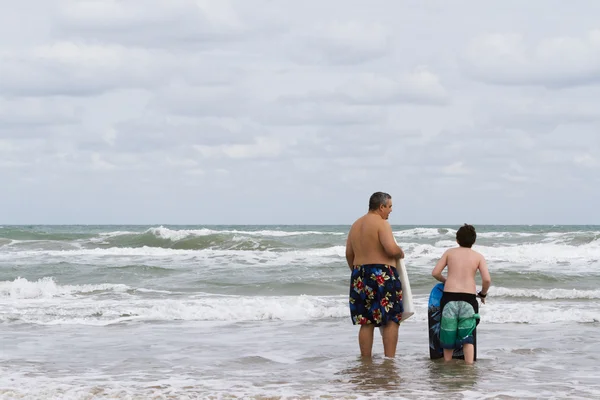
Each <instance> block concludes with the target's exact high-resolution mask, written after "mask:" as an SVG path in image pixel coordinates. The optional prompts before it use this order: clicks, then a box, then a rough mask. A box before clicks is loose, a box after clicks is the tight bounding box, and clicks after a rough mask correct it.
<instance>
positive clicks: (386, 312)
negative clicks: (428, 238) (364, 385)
mask: <svg viewBox="0 0 600 400" xmlns="http://www.w3.org/2000/svg"><path fill="white" fill-rule="evenodd" d="M391 212H392V196H390V195H389V194H387V193H382V192H376V193H373V195H371V198H370V199H369V211H368V212H367V214H365V215H363V216H362V217H360V218H359V219H357V220H356V221H355V222H354V224H352V227H351V228H350V232H349V233H348V240H347V241H346V260H347V261H348V267H350V270H351V271H352V276H351V281H350V300H349V302H350V314H351V317H352V323H353V324H354V325H360V330H359V332H358V344H359V346H360V354H361V356H362V357H365V358H369V357H371V352H372V349H373V332H374V330H375V327H380V329H381V336H382V339H383V349H384V354H385V356H386V357H395V355H396V344H397V343H398V328H399V324H400V320H401V319H402V312H403V311H404V307H403V305H402V283H401V282H400V279H399V278H398V272H397V271H396V263H397V261H398V260H399V259H400V258H404V252H403V251H402V249H401V248H400V246H398V244H397V243H396V240H395V239H394V235H393V233H392V227H391V226H390V224H389V223H388V221H387V219H388V217H389V215H390V213H391Z"/></svg>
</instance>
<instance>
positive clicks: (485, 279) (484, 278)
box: [479, 256, 492, 296]
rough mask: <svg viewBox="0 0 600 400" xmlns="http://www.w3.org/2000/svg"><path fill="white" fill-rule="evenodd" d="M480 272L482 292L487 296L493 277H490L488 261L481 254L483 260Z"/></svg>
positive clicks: (480, 263)
mask: <svg viewBox="0 0 600 400" xmlns="http://www.w3.org/2000/svg"><path fill="white" fill-rule="evenodd" d="M479 273H480V274H481V292H480V293H481V294H482V295H484V296H485V295H487V292H488V290H489V289H490V286H491V285H492V278H491V277H490V271H488V267H487V263H486V261H485V258H484V257H483V256H481V260H480V261H479Z"/></svg>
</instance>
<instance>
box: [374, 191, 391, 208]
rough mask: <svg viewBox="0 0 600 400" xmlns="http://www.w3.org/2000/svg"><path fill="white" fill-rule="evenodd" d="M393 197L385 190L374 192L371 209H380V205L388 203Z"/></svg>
mask: <svg viewBox="0 0 600 400" xmlns="http://www.w3.org/2000/svg"><path fill="white" fill-rule="evenodd" d="M391 198H392V196H390V195H389V194H387V193H384V192H375V193H373V194H372V195H371V198H370V199H369V211H375V210H379V207H380V206H385V205H387V202H388V200H390V199H391Z"/></svg>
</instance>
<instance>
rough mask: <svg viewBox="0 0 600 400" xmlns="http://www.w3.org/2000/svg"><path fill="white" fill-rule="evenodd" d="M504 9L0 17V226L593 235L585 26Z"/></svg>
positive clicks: (262, 5) (556, 11) (562, 9)
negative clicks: (569, 228)
mask: <svg viewBox="0 0 600 400" xmlns="http://www.w3.org/2000/svg"><path fill="white" fill-rule="evenodd" d="M503 4H506V8H505V9H502V10H498V9H497V8H491V7H489V6H488V5H483V4H478V3H472V2H467V1H462V0H461V1H457V2H453V3H452V4H450V3H448V4H446V3H443V4H442V3H440V4H438V5H436V7H435V8H432V7H431V6H430V5H427V4H421V3H414V4H405V3H398V2H388V3H387V4H386V6H385V7H383V6H382V7H373V6H372V5H371V4H368V3H365V2H361V1H358V0H356V1H355V0H350V1H344V2H342V1H338V0H335V1H333V2H332V3H331V4H329V6H327V7H324V6H323V5H322V4H321V3H317V2H311V1H307V2H294V3H286V4H283V3H278V2H274V1H268V0H264V1H259V2H247V1H241V0H232V1H222V2H214V1H192V0H175V1H172V2H163V1H158V0H144V1H142V0H133V1H128V2H102V1H92V0H91V1H70V0H65V1H61V2H41V1H39V0H24V2H22V3H18V4H17V3H15V5H14V6H11V7H8V8H7V10H5V12H4V11H3V13H2V14H0V76H1V77H2V79H0V173H2V176H3V177H4V178H5V181H4V182H5V187H4V190H3V193H6V195H5V196H3V198H2V199H0V207H2V209H3V210H4V213H5V214H4V215H7V216H9V217H7V218H8V219H10V220H6V221H4V220H2V221H0V223H10V222H15V223H43V222H48V223H71V222H76V223H98V222H101V223H155V222H156V221H161V223H162V222H165V223H168V222H172V223H349V222H351V220H352V219H353V218H354V217H356V216H357V215H356V213H357V212H362V211H364V206H365V204H366V200H367V199H368V196H369V195H370V193H371V192H373V191H376V190H385V191H387V192H390V193H392V195H394V198H395V209H396V211H395V213H394V215H393V221H392V222H393V223H409V224H410V223H432V224H440V223H462V222H465V221H472V222H475V223H477V222H479V223H561V222H564V223H594V222H596V223H600V214H598V213H597V212H596V211H594V210H596V209H597V207H595V206H594V207H592V203H593V201H592V200H593V199H595V198H597V197H598V195H599V193H598V190H597V189H596V186H597V185H594V183H596V182H598V179H599V178H598V176H600V158H599V157H598V155H597V154H599V151H598V150H599V149H600V136H598V131H599V129H600V112H599V111H598V109H599V108H598V107H597V106H596V103H597V102H596V99H597V98H598V96H600V87H599V85H596V83H597V75H598V72H599V71H598V67H599V64H598V61H599V59H598V57H597V56H598V54H600V52H599V51H598V43H599V42H598V38H599V37H598V29H600V25H598V23H597V21H596V19H597V18H595V17H594V16H595V15H597V13H594V12H593V11H595V10H597V9H598V8H600V6H599V5H598V4H597V3H595V2H592V1H590V2H587V3H586V2H582V3H577V4H569V5H565V4H564V3H562V2H558V1H553V0H552V1H551V2H550V3H548V2H541V1H539V2H536V1H534V2H531V3H528V7H526V8H523V7H520V5H521V4H520V3H519V2H516V1H513V0H508V2H506V3H503ZM548 4H550V5H548ZM288 7H289V8H288ZM567 7H568V8H567ZM317 8H318V10H319V12H315V9H317ZM28 9H36V10H38V9H39V10H40V12H39V13H36V14H35V15H31V14H30V13H29V12H28V11H27V10H28ZM515 9H518V10H520V11H519V13H515V12H513V11H511V10H515ZM567 10H568V12H566V11H567ZM542 11H543V12H542ZM26 16H29V17H31V18H32V19H33V21H34V22H35V23H34V24H32V25H31V29H28V30H27V31H26V32H25V31H24V30H23V29H21V26H20V25H21V24H19V23H18V21H23V20H24V18H25V17H26ZM558 17H560V18H561V25H560V27H557V25H556V23H555V20H556V18H558ZM557 89H560V90H557ZM215 193H218V196H215V195H214V194H215ZM568 193H575V194H571V195H569V194H568ZM569 196H570V197H569ZM24 198H26V199H28V200H27V202H26V205H25V206H23V204H25V203H23V200H22V199H24ZM275 198H276V199H277V201H273V200H274V199H275ZM569 201H571V202H573V201H574V202H576V203H577V204H579V206H578V207H576V208H573V207H565V206H564V205H565V204H568V202H569ZM65 202H67V203H68V206H66V205H65V204H67V203H65ZM594 204H595V203H594ZM324 205H327V206H326V207H324ZM329 205H334V206H333V207H330V206H329ZM586 205H589V207H587V208H586V207H585V206H586ZM221 207H226V208H227V209H228V210H234V211H231V212H228V213H226V214H222V215H221V214H219V213H215V212H214V210H215V209H221ZM67 210H71V211H69V212H67ZM357 210H358V211H357ZM552 210H554V211H552Z"/></svg>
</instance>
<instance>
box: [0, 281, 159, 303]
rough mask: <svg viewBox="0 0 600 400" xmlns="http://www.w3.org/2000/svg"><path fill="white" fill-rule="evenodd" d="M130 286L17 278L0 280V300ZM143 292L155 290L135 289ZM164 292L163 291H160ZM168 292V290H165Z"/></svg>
mask: <svg viewBox="0 0 600 400" xmlns="http://www.w3.org/2000/svg"><path fill="white" fill-rule="evenodd" d="M131 289H132V288H131V287H129V286H127V285H123V284H109V283H104V284H99V285H91V284H90V285H58V284H57V283H56V282H55V281H54V279H53V278H52V277H44V278H41V279H38V280H37V281H28V280H27V279H25V278H21V277H19V278H17V279H15V280H14V281H0V300H2V299H6V298H8V299H50V298H54V297H65V298H73V297H75V296H81V295H88V294H92V293H96V292H107V291H110V292H115V293H124V292H126V291H127V290H131ZM136 290H138V291H144V292H157V291H155V290H151V289H144V288H141V289H136ZM161 292H165V291H161ZM166 293H168V292H166Z"/></svg>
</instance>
